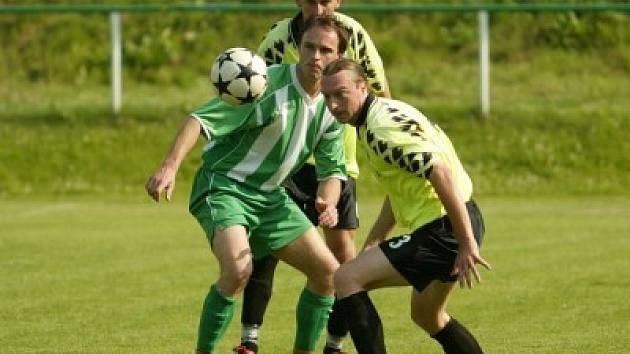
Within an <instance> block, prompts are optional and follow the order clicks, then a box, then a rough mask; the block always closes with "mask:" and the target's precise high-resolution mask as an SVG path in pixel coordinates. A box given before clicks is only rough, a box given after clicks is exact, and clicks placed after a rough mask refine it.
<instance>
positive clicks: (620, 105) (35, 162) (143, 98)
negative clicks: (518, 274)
mask: <svg viewBox="0 0 630 354" xmlns="http://www.w3.org/2000/svg"><path fill="white" fill-rule="evenodd" d="M259 2H263V1H259ZM266 2H269V3H272V1H266ZM346 2H348V0H346ZM361 2H362V3H386V2H388V1H385V0H378V1H367V0H366V1H361ZM389 2H390V3H394V1H389ZM398 2H399V1H396V3H398ZM402 2H409V3H410V2H412V1H402ZM439 2H440V3H443V2H450V3H457V2H459V1H446V0H444V1H439ZM479 2H480V3H483V2H485V3H489V1H479ZM508 2H513V1H492V3H508ZM537 2H541V3H546V1H537ZM573 2H577V1H573ZM589 2H590V1H589ZM36 3H40V1H33V0H20V1H17V0H4V2H3V4H21V5H24V4H36ZM47 3H49V4H53V3H62V2H61V1H48V2H47ZM64 3H68V2H64ZM75 3H83V4H86V3H91V4H110V2H106V1H81V2H78V1H77V2H75ZM115 3H116V4H125V3H127V4H136V2H134V1H116V2H115ZM151 3H162V4H171V3H175V2H172V1H151ZM177 3H189V2H184V1H179V2H177ZM426 3H429V1H427V2H426ZM435 3H437V1H435ZM349 14H350V15H351V16H353V17H355V18H356V19H358V20H359V21H360V22H361V23H362V24H363V26H364V27H365V28H366V29H367V30H368V32H369V33H370V35H371V36H372V38H373V40H374V42H375V44H376V46H377V48H378V49H379V52H380V54H381V56H382V58H383V61H384V64H385V69H386V73H387V76H388V79H389V81H390V85H391V88H392V93H393V95H394V97H395V98H398V99H401V100H404V101H407V102H409V103H411V104H414V105H415V106H416V107H418V108H419V109H420V110H421V111H422V112H423V113H425V114H426V115H427V116H428V117H430V118H431V119H432V120H434V121H435V122H437V123H438V124H439V125H440V126H441V127H442V128H444V129H445V130H446V132H447V133H448V135H449V136H450V137H451V139H452V140H453V142H454V144H455V146H456V147H457V149H458V153H459V154H460V157H461V159H462V160H463V162H464V164H465V165H466V167H467V169H468V170H469V172H470V174H471V175H472V177H473V180H474V181H475V188H476V193H477V194H482V195H483V194H486V195H488V194H495V195H496V194H499V195H501V194H509V195H528V194H531V193H538V194H550V195H555V194H571V195H593V194H623V195H628V191H630V189H628V188H627V185H629V184H630V139H628V138H627V135H628V132H630V99H628V98H629V97H630V15H629V14H628V13H620V12H597V13H589V12H547V13H545V12H529V13H522V12H508V13H496V14H492V15H491V17H490V26H491V33H490V36H491V44H490V50H491V52H490V54H491V62H492V66H491V100H492V115H491V117H490V118H489V119H486V120H480V119H477V118H478V117H479V116H478V85H479V84H478V82H479V73H478V38H477V36H478V34H477V15H476V14H475V13H401V14H392V13H388V14H379V13H362V12H356V13H349ZM292 15H294V12H293V11H291V12H278V13H267V12H265V13H216V12H172V13H168V12H149V13H125V14H123V15H122V26H123V27H122V30H123V67H124V73H123V76H124V85H123V87H124V96H123V98H124V99H123V111H122V113H121V114H120V115H118V116H112V114H111V99H110V86H109V85H110V84H109V82H110V58H109V56H110V28H109V18H108V16H107V15H106V14H96V13H83V14H76V13H75V14H72V13H63V14H23V15H0V48H2V49H1V51H2V55H0V141H1V142H2V144H1V145H0V196H2V195H41V194H53V195H54V194H60V195H63V194H68V193H71V194H72V193H77V194H94V193H133V194H136V195H142V194H143V192H142V186H143V185H144V181H145V180H146V178H147V177H148V176H149V174H150V173H152V172H153V170H154V169H155V168H156V167H157V165H158V164H159V162H160V161H161V159H162V157H163V156H164V152H165V151H166V149H167V147H168V145H169V142H170V141H171V139H172V137H173V135H174V133H175V131H176V130H177V128H178V126H179V125H180V124H181V120H182V118H185V117H186V116H187V114H188V113H189V112H191V111H192V110H193V109H195V108H197V107H198V106H200V105H201V104H202V103H203V102H205V101H207V100H208V99H209V98H210V97H211V96H212V89H211V87H210V84H209V80H208V77H207V73H208V70H209V68H210V65H211V63H212V61H213V60H214V58H215V56H216V55H217V54H218V53H219V52H221V51H222V50H224V49H225V48H228V47H235V46H244V47H249V48H256V47H257V46H258V43H259V42H260V40H261V38H262V36H263V34H264V33H266V31H267V30H268V29H269V27H270V26H271V24H272V23H274V22H275V21H277V20H278V19H281V18H284V17H288V16H292ZM200 144H201V143H200ZM199 162H200V154H199V153H198V152H193V153H192V154H191V156H190V158H189V159H188V160H187V161H186V162H185V163H184V164H183V166H182V168H181V170H180V173H179V178H180V179H179V185H180V188H179V189H178V191H179V192H181V193H184V194H185V193H186V192H187V190H188V183H189V182H190V180H191V179H192V177H193V175H194V172H195V170H196V168H197V166H198V164H199ZM361 178H362V181H363V183H360V184H359V185H360V188H362V189H364V190H366V189H369V190H370V193H372V191H373V190H376V189H378V184H377V183H375V182H374V181H373V180H372V179H371V177H370V176H369V175H367V174H363V175H362V177H361ZM366 182H367V183H366Z"/></svg>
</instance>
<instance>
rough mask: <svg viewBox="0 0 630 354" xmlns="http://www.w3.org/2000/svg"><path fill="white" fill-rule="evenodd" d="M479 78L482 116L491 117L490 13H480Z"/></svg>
mask: <svg viewBox="0 0 630 354" xmlns="http://www.w3.org/2000/svg"><path fill="white" fill-rule="evenodd" d="M478 18H479V76H480V93H481V95H480V99H481V116H482V117H484V118H485V117H488V115H490V38H489V33H490V30H489V28H488V27H489V26H488V11H479V15H478Z"/></svg>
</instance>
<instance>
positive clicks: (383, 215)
mask: <svg viewBox="0 0 630 354" xmlns="http://www.w3.org/2000/svg"><path fill="white" fill-rule="evenodd" d="M394 226H396V219H395V218H394V212H393V211H392V205H391V203H390V202H389V197H385V201H383V206H382V207H381V212H380V213H379V214H378V218H376V221H375V222H374V225H372V228H371V229H370V233H369V234H368V236H367V238H366V239H365V242H364V243H363V251H365V250H367V249H369V248H372V247H374V246H376V245H378V244H379V243H380V242H381V241H383V240H384V239H385V238H386V237H387V235H389V233H390V232H391V231H392V230H393V229H394Z"/></svg>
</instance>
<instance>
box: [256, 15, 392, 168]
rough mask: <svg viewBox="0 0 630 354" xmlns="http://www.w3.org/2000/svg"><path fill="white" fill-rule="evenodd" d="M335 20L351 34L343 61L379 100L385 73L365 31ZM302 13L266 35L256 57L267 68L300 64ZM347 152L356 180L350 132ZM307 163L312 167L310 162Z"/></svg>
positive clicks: (341, 18) (349, 20)
mask: <svg viewBox="0 0 630 354" xmlns="http://www.w3.org/2000/svg"><path fill="white" fill-rule="evenodd" d="M334 16H335V18H336V19H337V20H339V22H341V23H342V24H343V25H344V26H345V27H346V30H347V31H348V33H349V34H350V38H349V42H348V48H347V49H346V52H345V53H344V57H346V58H349V59H352V60H354V61H355V62H357V63H359V64H361V66H362V67H363V69H364V70H365V73H366V76H367V79H368V84H369V87H370V89H371V91H372V92H374V93H375V94H376V95H379V96H382V95H383V92H384V90H385V87H386V80H385V70H384V69H383V62H382V60H381V57H380V55H379V54H378V51H377V50H376V46H375V45H374V42H372V39H371V38H370V36H369V35H368V33H367V31H366V30H365V29H364V28H363V26H361V24H360V23H359V22H357V21H356V20H355V19H353V18H352V17H349V16H346V15H344V14H341V13H338V12H335V13H334ZM301 18H302V13H301V12H300V13H298V14H297V16H295V17H293V18H285V19H283V20H281V21H278V22H276V23H275V24H274V25H273V26H271V29H270V30H269V32H268V33H267V34H266V35H265V38H264V39H263V41H262V43H261V44H260V47H258V54H259V55H260V56H262V57H263V58H264V59H265V62H266V63H267V65H271V64H295V63H297V62H298V61H299V60H300V52H299V45H298V43H299V38H300V37H301V34H300V32H299V26H298V24H299V22H300V21H301ZM344 142H345V149H346V169H347V172H348V175H350V176H352V177H354V178H357V177H358V176H359V165H358V163H357V159H356V154H355V151H356V146H355V143H356V137H355V133H354V131H353V129H346V132H345V135H344ZM309 163H313V162H312V159H311V160H309Z"/></svg>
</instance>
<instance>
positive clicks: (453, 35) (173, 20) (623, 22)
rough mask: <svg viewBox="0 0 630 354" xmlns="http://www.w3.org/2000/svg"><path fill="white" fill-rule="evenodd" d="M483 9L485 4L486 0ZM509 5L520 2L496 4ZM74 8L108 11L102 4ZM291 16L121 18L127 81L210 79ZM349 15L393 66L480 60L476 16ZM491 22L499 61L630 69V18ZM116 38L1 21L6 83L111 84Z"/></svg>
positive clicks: (42, 18)
mask: <svg viewBox="0 0 630 354" xmlns="http://www.w3.org/2000/svg"><path fill="white" fill-rule="evenodd" d="M257 2H260V3H263V2H268V3H272V1H257ZM401 2H403V3H405V2H409V3H410V2H413V1H401ZM440 2H442V3H456V1H440ZM485 2H488V1H479V3H485ZM511 2H514V1H494V2H493V3H511ZM532 2H533V1H532ZM536 2H541V3H544V2H545V1H536ZM569 2H571V1H569ZM573 2H575V1H573ZM5 3H7V4H22V5H25V4H29V3H40V2H38V1H32V0H24V1H5ZM47 3H62V2H61V1H48V2H47ZM76 3H82V4H87V3H90V4H92V3H93V4H109V2H105V1H81V2H78V1H77V2H76ZM115 3H116V4H125V3H129V4H132V3H136V2H133V1H116V2H115ZM151 3H165V4H166V3H168V4H170V3H173V2H170V1H153V2H151ZM183 3H186V2H183ZM362 3H387V1H362ZM427 3H429V2H427ZM288 15H290V14H289V13H277V14H276V13H264V14H258V15H256V14H251V13H227V14H226V13H216V12H172V13H167V12H148V13H128V14H124V15H123V39H124V43H123V46H124V47H123V62H124V69H125V79H126V80H135V81H138V82H147V83H159V84H173V85H182V84H186V83H187V82H189V81H190V80H192V79H193V78H194V77H197V76H198V75H200V74H202V75H205V73H206V72H207V70H208V66H209V63H210V62H211V60H212V59H213V58H214V56H215V55H216V54H217V53H219V52H220V51H221V50H222V49H225V48H226V47H231V46H246V47H250V48H256V47H257V45H258V43H259V41H260V39H261V37H262V34H263V33H265V31H266V30H267V29H268V28H269V26H270V24H271V22H272V19H278V18H281V17H286V16H288ZM351 15H353V16H355V17H357V19H359V20H360V22H361V23H362V24H363V25H364V27H366V28H368V29H369V32H370V33H371V34H372V36H373V39H374V41H375V42H376V44H377V46H378V48H379V50H380V52H381V55H382V57H383V60H384V62H385V63H386V64H387V65H388V66H395V65H399V64H400V65H409V64H414V65H417V61H416V57H415V55H414V53H413V50H412V49H420V50H423V49H424V48H428V49H429V50H430V51H432V52H433V53H434V54H435V55H438V54H440V55H442V56H445V57H449V58H450V60H455V59H457V60H476V56H477V17H476V14H475V13H420V14H418V13H416V14H413V13H403V14H395V15H390V14H387V15H383V14H366V13H356V14H351ZM491 19H492V22H491V29H492V30H491V31H492V32H491V34H492V41H491V43H492V60H493V61H494V62H496V61H508V60H509V61H512V60H527V58H528V55H530V53H531V51H533V50H541V49H545V48H562V49H566V50H574V51H592V52H598V51H602V50H605V51H606V55H607V56H608V58H609V60H610V61H611V62H614V64H615V65H617V66H619V68H620V69H622V70H624V71H626V72H627V71H630V55H629V54H628V52H629V51H628V48H627V44H628V41H629V38H630V17H629V16H628V14H622V13H613V12H602V13H576V12H553V13H501V14H499V15H496V16H492V18H491ZM109 40H110V38H109V21H108V18H107V16H106V15H105V14H89V13H88V14H30V15H2V16H0V41H1V42H2V46H3V48H4V50H3V55H2V56H0V76H2V77H5V78H6V77H8V76H10V77H11V78H13V79H17V80H28V81H32V82H39V81H63V82H72V83H77V84H80V83H85V82H93V83H104V84H105V83H107V82H108V81H109V75H110V74H109V70H110V66H109ZM60 53H63V54H62V55H60Z"/></svg>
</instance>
